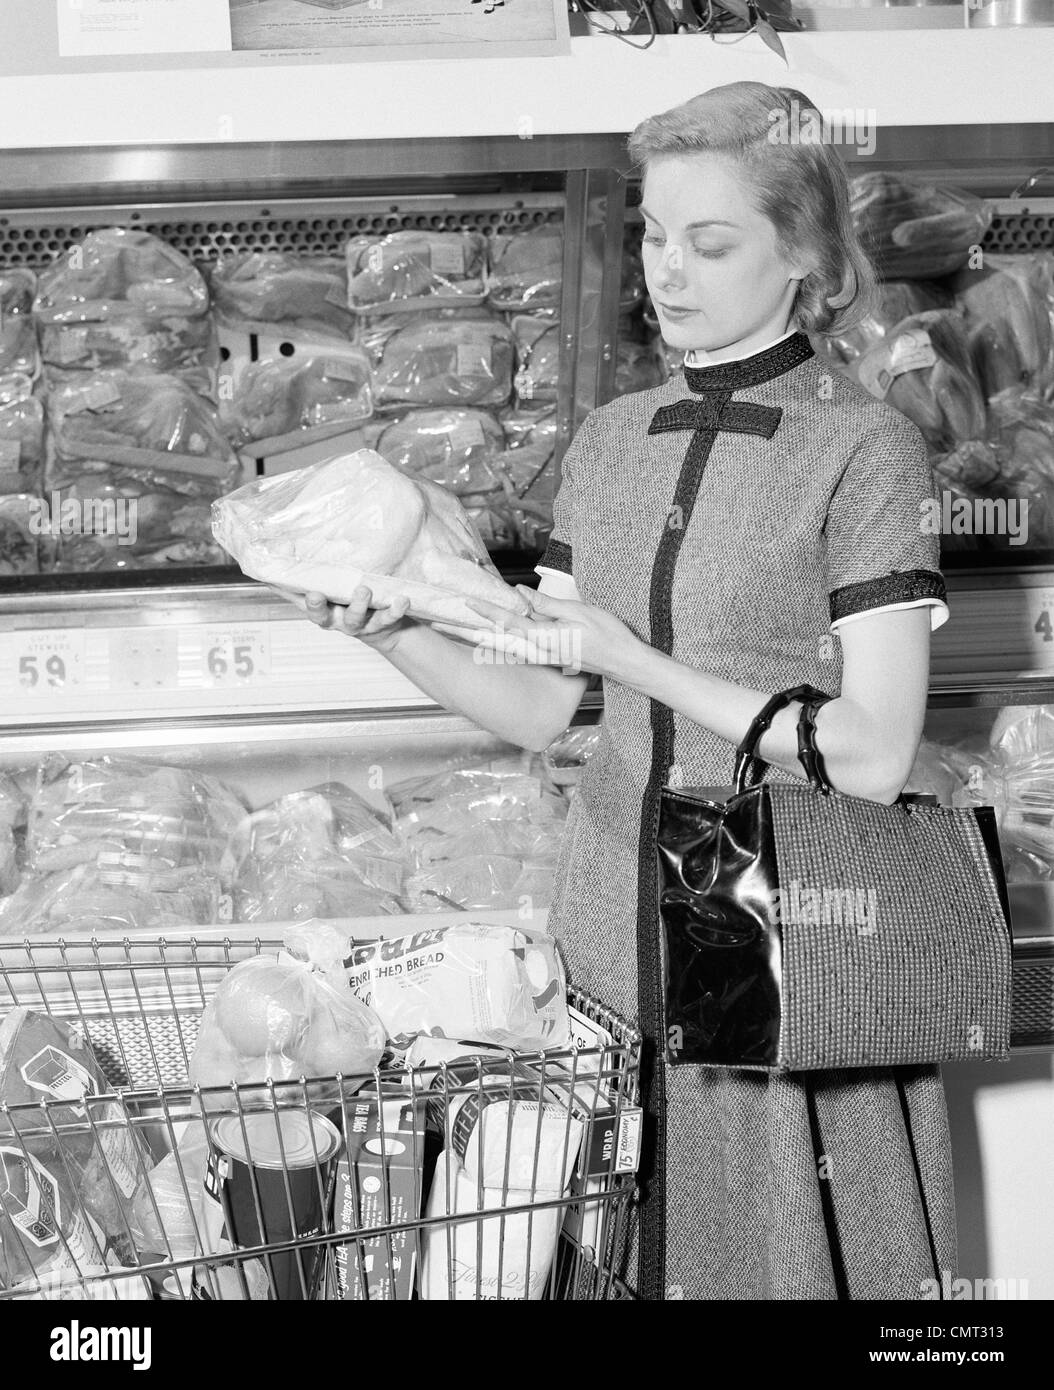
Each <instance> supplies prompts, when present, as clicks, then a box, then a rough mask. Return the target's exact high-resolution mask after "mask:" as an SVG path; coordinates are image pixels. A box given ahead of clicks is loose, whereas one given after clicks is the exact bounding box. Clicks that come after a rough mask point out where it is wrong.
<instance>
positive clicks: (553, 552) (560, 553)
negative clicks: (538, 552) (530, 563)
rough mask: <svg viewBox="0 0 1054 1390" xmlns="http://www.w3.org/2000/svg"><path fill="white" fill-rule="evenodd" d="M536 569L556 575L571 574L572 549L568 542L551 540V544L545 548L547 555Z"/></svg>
mask: <svg viewBox="0 0 1054 1390" xmlns="http://www.w3.org/2000/svg"><path fill="white" fill-rule="evenodd" d="M535 569H536V570H538V571H539V573H540V572H541V571H542V570H552V571H553V572H554V573H556V574H570V573H571V547H570V546H569V545H568V544H567V542H566V541H557V540H553V539H551V538H550V540H549V544H548V545H547V546H546V547H545V554H544V555H543V556H542V558H541V559H540V560H539V561H538V563H537V565H536V566H535Z"/></svg>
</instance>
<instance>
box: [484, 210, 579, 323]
mask: <svg viewBox="0 0 1054 1390" xmlns="http://www.w3.org/2000/svg"><path fill="white" fill-rule="evenodd" d="M563 266H564V229H563V227H562V226H557V225H550V224H545V225H543V226H540V227H531V228H529V229H528V230H527V231H523V232H507V233H505V232H503V233H499V234H498V235H497V236H495V237H494V239H493V241H492V244H491V248H490V276H489V279H488V282H487V288H488V291H489V294H488V297H489V300H490V303H491V304H492V305H493V307H494V308H495V309H501V310H502V311H507V310H510V309H517V310H531V311H533V310H535V309H559V307H560V293H561V290H562V288H563Z"/></svg>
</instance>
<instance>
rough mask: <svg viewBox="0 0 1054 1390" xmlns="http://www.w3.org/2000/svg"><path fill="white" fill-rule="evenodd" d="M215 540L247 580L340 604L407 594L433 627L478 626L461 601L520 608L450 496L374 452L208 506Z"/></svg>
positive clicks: (262, 483)
mask: <svg viewBox="0 0 1054 1390" xmlns="http://www.w3.org/2000/svg"><path fill="white" fill-rule="evenodd" d="M213 516H214V522H213V525H214V530H215V534H216V538H217V539H218V540H219V541H220V543H221V544H222V545H223V546H224V547H225V549H226V550H228V551H229V552H230V554H231V555H233V556H234V558H235V559H236V560H237V562H238V564H239V565H241V567H242V569H243V570H244V571H245V573H246V574H249V575H251V576H253V577H254V578H256V579H260V580H262V581H263V582H264V583H267V584H273V585H275V586H277V587H279V588H283V589H286V590H290V591H292V592H294V593H297V594H304V593H307V592H309V591H312V590H317V591H319V592H321V593H323V594H325V595H326V596H327V597H328V598H329V599H331V600H332V601H334V602H337V603H347V602H348V601H349V600H350V598H351V595H352V594H353V592H354V591H355V589H356V588H357V587H358V585H360V584H365V585H367V586H369V588H370V589H371V591H372V593H373V596H374V598H375V599H381V600H390V599H394V598H396V597H405V598H407V599H409V601H410V610H409V611H410V613H411V615H412V616H414V617H418V618H421V619H423V620H424V621H430V622H442V623H452V624H459V625H461V626H467V627H470V628H471V627H478V626H479V615H478V614H477V613H475V612H473V610H472V609H470V608H469V607H468V606H467V604H466V602H465V600H466V598H469V597H472V598H479V599H485V600H488V601H489V602H492V603H495V604H497V605H498V607H500V608H504V609H507V610H508V611H509V612H516V613H521V614H522V613H524V612H526V602H525V600H524V599H523V598H522V596H521V595H520V594H519V593H518V592H517V591H516V590H515V589H512V588H510V587H509V586H508V585H506V584H505V583H504V582H503V581H502V579H501V578H500V576H499V575H498V573H497V571H496V570H495V569H494V567H493V565H492V564H491V563H490V559H489V557H488V555H487V551H486V548H485V546H484V545H483V542H482V540H481V539H480V537H479V535H478V533H477V532H476V531H475V530H474V529H473V527H472V525H471V523H470V522H469V520H468V518H467V517H466V515H465V513H464V510H463V509H462V507H461V506H460V504H459V503H458V501H457V499H456V498H455V497H453V496H452V495H451V494H449V493H447V492H445V491H444V490H443V489H442V488H440V487H437V486H436V485H435V484H434V483H430V482H427V481H425V480H423V479H418V478H411V477H409V476H408V475H407V474H406V473H404V472H402V471H401V470H400V469H398V468H395V467H393V466H392V465H391V464H390V463H388V462H387V460H385V459H384V458H382V457H381V456H380V454H377V453H374V452H373V450H371V449H360V450H358V451H356V452H355V453H352V454H345V455H342V456H340V457H337V458H333V459H327V460H325V461H324V462H322V463H318V464H314V465H312V466H310V467H307V468H302V469H299V470H297V471H296V472H295V473H285V474H280V475H277V476H275V477H270V478H260V479H258V480H257V481H256V482H253V483H250V484H248V485H247V486H246V487H243V488H239V489H238V490H237V491H236V492H234V493H231V494H230V496H228V497H224V498H221V499H220V500H219V501H218V502H217V503H216V504H215V506H214V508H213Z"/></svg>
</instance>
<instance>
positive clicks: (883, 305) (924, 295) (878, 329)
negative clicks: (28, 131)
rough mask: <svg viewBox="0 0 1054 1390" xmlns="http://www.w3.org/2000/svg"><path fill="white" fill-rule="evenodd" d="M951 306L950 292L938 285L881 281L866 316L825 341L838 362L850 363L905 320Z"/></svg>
mask: <svg viewBox="0 0 1054 1390" xmlns="http://www.w3.org/2000/svg"><path fill="white" fill-rule="evenodd" d="M951 307H952V295H951V292H950V291H949V290H946V289H945V288H944V287H943V286H942V285H935V284H930V283H929V282H927V281H926V280H884V281H882V283H881V284H879V285H878V286H877V288H876V292H875V303H874V306H873V308H872V309H871V312H870V313H869V314H868V315H867V317H866V318H865V319H863V321H862V322H860V323H859V324H857V325H856V326H855V327H853V328H848V329H845V330H843V331H842V332H841V333H835V334H830V335H825V342H826V344H827V345H828V347H829V350H830V351H831V352H832V353H833V354H834V355H835V357H836V358H837V359H838V360H839V361H841V362H851V361H852V360H853V359H854V358H856V357H860V356H861V355H862V354H863V353H865V352H867V351H868V349H869V348H872V347H874V346H875V344H876V343H879V342H880V341H881V340H882V339H883V338H884V337H885V336H886V335H887V333H889V332H890V330H891V329H893V328H896V326H897V325H898V324H899V323H903V321H904V320H905V319H908V318H913V317H914V316H915V315H916V314H925V313H928V312H930V311H931V310H933V309H950V308H951Z"/></svg>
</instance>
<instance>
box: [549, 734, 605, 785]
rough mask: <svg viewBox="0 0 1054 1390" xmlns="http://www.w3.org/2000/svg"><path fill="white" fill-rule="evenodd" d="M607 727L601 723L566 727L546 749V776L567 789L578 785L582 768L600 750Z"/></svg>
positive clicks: (552, 782) (553, 783)
mask: <svg viewBox="0 0 1054 1390" xmlns="http://www.w3.org/2000/svg"><path fill="white" fill-rule="evenodd" d="M602 732H603V729H602V727H601V725H600V724H580V725H578V726H576V727H573V728H570V729H565V730H564V732H563V733H562V734H560V735H559V737H558V738H554V739H553V741H552V743H550V745H549V747H548V748H546V749H545V750H544V752H543V753H542V768H543V772H544V775H545V777H546V778H547V779H548V781H549V782H550V783H551V784H552V785H553V786H554V787H559V788H560V789H561V790H563V791H565V792H569V791H570V790H571V789H572V788H574V787H576V786H577V785H578V783H579V781H581V778H582V769H583V768H584V767H585V765H586V763H587V762H588V761H589V759H590V758H591V757H592V756H593V754H594V753H595V752H596V750H597V748H598V747H599V744H600V736H601V734H602Z"/></svg>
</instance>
